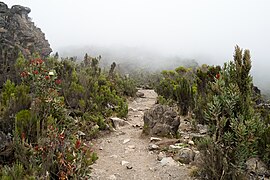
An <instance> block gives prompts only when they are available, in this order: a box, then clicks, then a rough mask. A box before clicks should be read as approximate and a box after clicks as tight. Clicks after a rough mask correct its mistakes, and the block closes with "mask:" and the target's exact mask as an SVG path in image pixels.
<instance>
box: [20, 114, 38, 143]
mask: <svg viewBox="0 0 270 180" xmlns="http://www.w3.org/2000/svg"><path fill="white" fill-rule="evenodd" d="M36 123H37V122H36V120H35V118H34V117H32V114H31V112H30V111H29V110H21V111H20V112H18V113H17V114H16V116H15V133H17V134H18V135H19V136H21V138H25V137H27V138H28V139H29V140H30V141H32V142H33V141H34V139H35V138H36V136H37V135H36V133H37V124H36Z"/></svg>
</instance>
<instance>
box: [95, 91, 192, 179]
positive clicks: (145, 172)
mask: <svg viewBox="0 0 270 180" xmlns="http://www.w3.org/2000/svg"><path fill="white" fill-rule="evenodd" d="M139 92H142V93H144V97H143V98H136V99H135V100H134V101H131V102H129V113H128V118H127V121H126V125H124V126H121V127H119V128H116V131H114V132H112V134H110V135H108V136H105V137H102V138H100V139H97V140H96V142H94V144H95V145H94V146H95V147H97V148H98V149H97V153H98V157H99V159H98V160H97V162H96V163H95V164H94V165H93V166H92V167H93V171H92V174H91V175H92V179H95V180H98V179H100V180H101V179H102V180H103V179H119V180H121V179H123V180H130V179H134V180H135V179H136V180H139V179H140V180H148V179H155V180H156V179H157V180H158V179H190V177H189V176H188V173H189V169H188V168H187V167H186V166H179V165H178V164H177V163H167V164H162V163H161V162H160V161H158V160H157V155H156V154H155V153H153V152H152V151H149V150H148V146H149V141H150V137H143V136H142V127H143V114H144V112H145V111H146V110H148V109H149V108H151V107H152V106H153V105H154V104H155V101H156V97H157V94H156V93H155V92H154V91H153V90H139Z"/></svg>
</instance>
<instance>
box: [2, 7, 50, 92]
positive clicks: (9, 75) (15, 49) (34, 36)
mask: <svg viewBox="0 0 270 180" xmlns="http://www.w3.org/2000/svg"><path fill="white" fill-rule="evenodd" d="M30 12H31V9H30V8H27V7H23V6H19V5H14V6H12V7H11V8H8V6H7V5H6V4H5V3H4V2H0V74H1V76H0V88H1V87H2V85H3V82H5V81H6V79H12V80H14V78H15V77H16V75H15V74H16V73H15V68H14V63H15V62H16V59H17V56H18V53H19V51H21V52H22V53H23V54H24V55H25V56H26V57H27V56H29V55H31V54H32V53H34V52H37V53H39V54H40V55H41V56H42V57H46V56H48V55H49V54H50V53H51V52H52V49H51V48H50V44H49V43H48V41H47V40H46V39H45V34H44V33H43V32H42V31H41V29H40V28H38V27H36V26H35V24H34V23H33V22H32V21H31V18H29V16H28V14H29V13H30Z"/></svg>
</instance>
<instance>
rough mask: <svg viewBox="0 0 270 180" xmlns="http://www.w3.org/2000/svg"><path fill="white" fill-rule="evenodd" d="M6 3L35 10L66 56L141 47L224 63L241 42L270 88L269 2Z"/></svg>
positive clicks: (259, 78)
mask: <svg viewBox="0 0 270 180" xmlns="http://www.w3.org/2000/svg"><path fill="white" fill-rule="evenodd" d="M5 3H7V4H8V5H9V7H10V6H11V5H14V4H20V5H23V6H27V7H30V8H31V10H32V12H31V13H30V15H29V16H30V17H31V18H32V19H33V21H34V22H35V24H36V25H37V26H38V27H40V28H41V29H42V30H43V32H44V33H45V34H46V38H47V39H48V40H49V42H50V44H51V47H52V48H53V50H54V52H56V51H59V53H60V55H61V53H62V54H63V53H64V49H65V48H66V47H69V48H70V47H76V48H78V47H90V49H91V47H99V49H102V48H100V47H104V48H106V49H110V48H112V49H113V48H117V49H118V50H119V49H121V48H122V49H123V51H125V48H129V49H130V48H131V49H132V48H134V49H138V48H139V49H143V50H147V51H148V52H151V53H152V54H153V53H154V54H157V55H161V56H163V57H164V56H168V57H171V56H178V57H181V58H184V59H195V60H196V61H198V62H199V63H210V64H223V62H226V61H228V60H231V59H232V56H233V51H234V46H235V45H236V44H238V45H239V46H240V47H242V48H248V49H250V50H251V55H252V63H253V68H252V74H253V76H254V81H255V83H256V84H257V85H258V86H259V87H260V88H261V89H264V90H266V89H270V88H269V87H270V78H269V77H270V76H269V75H268V69H269V68H270V63H269V60H270V53H268V52H269V48H270V35H269V32H270V21H269V17H270V11H269V10H270V1H269V0H257V1H255V0H237V1H235V0H203V1H202V0H167V1H165V0H113V1H112V0H73V1H72V0H8V2H5ZM61 51H62V52H61ZM139 52H140V51H139ZM83 53H85V52H83ZM101 55H102V54H101ZM138 56H140V54H138ZM163 63H166V62H163ZM154 64H155V62H153V65H154ZM159 65H160V64H159Z"/></svg>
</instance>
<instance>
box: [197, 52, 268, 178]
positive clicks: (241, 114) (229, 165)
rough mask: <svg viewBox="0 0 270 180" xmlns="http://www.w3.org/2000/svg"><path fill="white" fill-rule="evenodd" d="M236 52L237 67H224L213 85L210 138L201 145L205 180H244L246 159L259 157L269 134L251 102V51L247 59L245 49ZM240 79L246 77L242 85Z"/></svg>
mask: <svg viewBox="0 0 270 180" xmlns="http://www.w3.org/2000/svg"><path fill="white" fill-rule="evenodd" d="M235 51H236V53H235V65H233V64H232V63H230V64H229V65H226V66H224V68H223V70H222V72H221V74H220V75H219V76H218V78H216V79H215V81H214V82H212V83H211V84H210V85H211V86H210V87H211V92H212V96H211V97H210V100H211V101H210V102H209V103H208V104H207V107H206V108H205V110H204V112H205V119H206V120H207V123H208V124H209V126H210V127H211V131H210V133H209V135H210V137H209V138H206V139H204V140H202V141H201V143H200V146H199V149H200V151H201V152H202V154H203V156H204V158H203V165H202V166H201V171H202V175H203V176H204V177H208V178H211V179H241V178H242V177H243V175H244V173H245V169H244V168H245V162H246V160H247V159H248V158H250V157H254V156H256V155H259V154H258V153H259V149H260V145H259V143H260V141H261V140H260V139H261V136H262V134H263V133H264V131H265V124H264V122H263V121H261V117H260V115H259V114H257V113H256V112H255V110H254V108H253V106H252V103H251V101H250V100H249V99H250V96H251V92H250V91H249V89H250V87H251V81H250V75H249V70H250V60H249V55H248V54H249V51H245V52H246V53H245V55H244V56H245V58H243V59H242V57H241V56H242V50H240V49H239V48H238V47H236V50H235ZM240 60H241V61H242V60H243V63H242V64H240V62H241V61H240ZM235 67H236V69H233V68H235ZM240 69H242V70H241V72H242V73H240V74H238V75H237V76H234V73H231V72H236V71H240ZM236 74H237V73H236ZM238 76H240V77H242V78H243V82H241V85H240V77H238ZM240 86H245V88H244V89H243V88H242V87H241V88H240ZM244 99H245V100H244ZM243 103H244V104H243ZM239 107H240V108H239ZM209 157H210V159H209Z"/></svg>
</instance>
